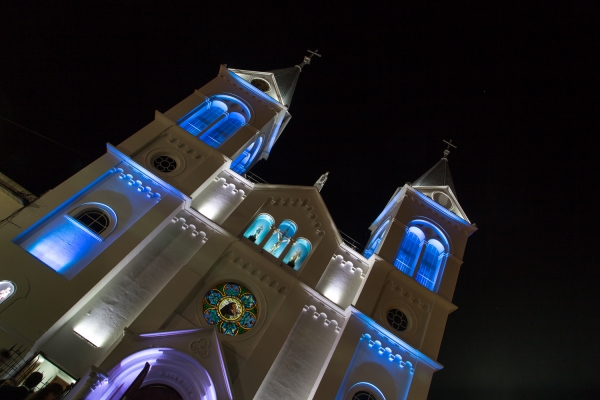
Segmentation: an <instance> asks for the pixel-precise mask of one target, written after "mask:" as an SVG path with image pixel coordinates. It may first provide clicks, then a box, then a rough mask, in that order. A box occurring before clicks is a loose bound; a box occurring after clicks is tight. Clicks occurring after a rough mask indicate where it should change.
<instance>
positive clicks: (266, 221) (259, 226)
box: [244, 214, 275, 244]
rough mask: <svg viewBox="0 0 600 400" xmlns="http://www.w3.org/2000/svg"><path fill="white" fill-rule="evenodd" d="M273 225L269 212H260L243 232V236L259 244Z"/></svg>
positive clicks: (273, 221)
mask: <svg viewBox="0 0 600 400" xmlns="http://www.w3.org/2000/svg"><path fill="white" fill-rule="evenodd" d="M273 225H275V220H273V217H271V216H270V215H269V214H260V215H259V216H258V217H256V219H255V220H254V222H253V223H252V225H250V227H249V228H248V229H247V230H246V232H244V237H247V238H248V239H250V240H251V241H252V242H254V243H256V244H260V243H261V242H262V241H263V239H264V238H265V237H266V236H267V234H268V233H269V230H270V229H271V226H273Z"/></svg>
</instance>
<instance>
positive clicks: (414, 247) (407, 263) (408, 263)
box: [394, 226, 425, 276]
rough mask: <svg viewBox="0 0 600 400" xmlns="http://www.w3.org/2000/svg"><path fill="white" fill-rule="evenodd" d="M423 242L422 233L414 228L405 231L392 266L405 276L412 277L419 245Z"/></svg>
mask: <svg viewBox="0 0 600 400" xmlns="http://www.w3.org/2000/svg"><path fill="white" fill-rule="evenodd" d="M423 240H425V235H424V234H423V232H422V231H421V230H420V229H419V228H416V227H414V226H413V227H410V228H408V230H407V231H406V235H405V236H404V240H403V241H402V244H401V245H400V248H399V249H398V254H397V255H396V260H394V266H395V267H396V268H398V269H399V270H400V271H402V272H404V273H405V274H406V275H410V276H412V274H413V272H414V269H415V265H416V263H417V260H418V259H419V255H420V254H421V243H422V242H423Z"/></svg>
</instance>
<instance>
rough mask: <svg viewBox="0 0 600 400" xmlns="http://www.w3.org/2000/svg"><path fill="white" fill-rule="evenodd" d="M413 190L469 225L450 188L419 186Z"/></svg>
mask: <svg viewBox="0 0 600 400" xmlns="http://www.w3.org/2000/svg"><path fill="white" fill-rule="evenodd" d="M415 189H416V190H418V191H419V192H421V193H423V194H424V195H425V196H427V197H429V198H430V199H432V200H433V201H435V202H436V203H437V204H439V205H440V206H442V207H444V208H445V209H446V210H448V211H450V212H452V213H454V214H455V215H457V216H459V217H460V218H462V219H464V220H465V221H467V222H469V223H470V221H469V218H468V217H467V214H465V212H464V211H463V209H462V207H461V206H460V204H459V203H458V200H457V199H456V196H455V195H454V193H453V192H452V188H451V187H450V186H420V187H418V188H415Z"/></svg>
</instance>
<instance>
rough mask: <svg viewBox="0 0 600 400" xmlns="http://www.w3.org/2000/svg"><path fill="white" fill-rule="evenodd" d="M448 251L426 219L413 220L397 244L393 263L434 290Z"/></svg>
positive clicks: (444, 239)
mask: <svg viewBox="0 0 600 400" xmlns="http://www.w3.org/2000/svg"><path fill="white" fill-rule="evenodd" d="M447 253H448V241H447V240H446V237H445V236H444V235H443V234H442V233H441V231H440V230H439V229H438V228H436V227H435V226H433V225H432V224H430V223H428V222H425V221H413V222H412V223H411V224H410V225H409V228H408V229H407V230H406V234H405V235H404V239H403V240H402V243H401V244H400V247H399V249H398V253H397V255H396V259H395V260H394V266H395V267H396V268H398V269H399V270H400V271H402V272H404V273H405V274H406V275H408V276H411V277H414V278H415V280H416V281H417V282H419V283H420V284H421V285H423V286H425V287H426V288H427V289H429V290H432V291H433V290H436V284H437V283H438V276H439V274H440V270H441V268H442V267H443V265H444V261H445V259H446V256H447Z"/></svg>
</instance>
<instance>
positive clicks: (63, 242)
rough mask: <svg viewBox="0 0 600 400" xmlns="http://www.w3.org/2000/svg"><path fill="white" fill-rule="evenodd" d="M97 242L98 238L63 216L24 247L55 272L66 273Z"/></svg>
mask: <svg viewBox="0 0 600 400" xmlns="http://www.w3.org/2000/svg"><path fill="white" fill-rule="evenodd" d="M97 244H98V239H96V238H95V237H94V236H92V235H90V234H89V233H88V232H87V231H85V230H83V229H81V228H80V227H79V226H78V225H77V224H74V223H71V222H70V221H69V220H68V219H66V218H65V219H62V220H59V221H57V225H55V226H54V227H53V229H52V230H51V231H49V232H48V233H47V234H46V235H44V236H41V237H39V238H38V239H37V240H36V241H35V242H33V243H31V244H29V245H28V246H27V247H24V248H25V250H27V251H28V252H29V253H31V254H32V255H33V256H35V257H36V258H37V259H39V260H40V261H42V262H43V263H44V264H46V265H48V266H49V267H50V268H52V269H53V270H55V271H56V272H58V273H60V274H66V273H67V272H68V270H69V269H70V267H72V266H73V265H75V264H76V263H77V262H78V261H79V260H80V259H82V258H84V257H85V256H86V255H87V254H88V253H89V251H90V250H91V249H92V248H93V247H94V245H97Z"/></svg>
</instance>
